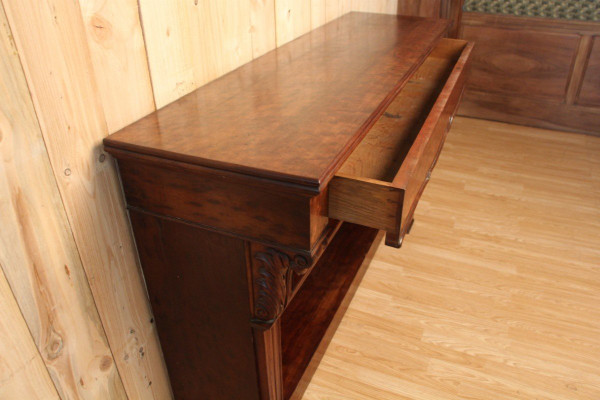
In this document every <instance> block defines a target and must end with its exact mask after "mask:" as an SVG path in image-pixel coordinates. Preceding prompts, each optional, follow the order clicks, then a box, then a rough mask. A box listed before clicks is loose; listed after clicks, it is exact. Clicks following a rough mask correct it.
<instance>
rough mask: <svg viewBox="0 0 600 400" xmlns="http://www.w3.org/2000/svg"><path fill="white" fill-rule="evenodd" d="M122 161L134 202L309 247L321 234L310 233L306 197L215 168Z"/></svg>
mask: <svg viewBox="0 0 600 400" xmlns="http://www.w3.org/2000/svg"><path fill="white" fill-rule="evenodd" d="M119 167H120V171H121V179H122V182H123V189H124V192H125V196H126V199H127V204H128V206H130V207H134V208H141V209H145V210H147V211H149V212H153V213H157V214H162V215H166V216H170V217H174V218H181V219H184V220H187V221H190V222H194V223H196V224H200V225H203V226H205V227H211V228H213V229H216V230H219V231H226V232H229V233H233V234H237V235H239V236H242V237H245V238H252V239H254V240H259V241H266V242H267V243H276V242H277V243H280V244H282V245H284V246H290V247H297V248H302V249H305V250H309V249H311V247H312V245H313V244H314V242H315V241H316V239H317V237H313V236H312V235H311V221H310V200H309V198H307V197H300V196H291V195H289V194H285V193H282V191H279V192H277V191H276V189H274V187H273V186H272V185H271V187H267V188H265V187H264V185H260V183H261V182H258V183H256V182H254V184H253V182H247V181H244V180H243V179H240V178H238V179H235V178H233V177H231V178H229V177H225V176H223V175H222V174H219V173H218V172H217V171H214V170H204V171H185V170H182V169H169V168H165V166H164V165H161V166H159V165H157V164H154V165H152V164H148V163H146V162H140V161H139V160H138V159H120V160H119ZM319 234H320V232H319Z"/></svg>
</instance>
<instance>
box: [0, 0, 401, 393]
mask: <svg viewBox="0 0 600 400" xmlns="http://www.w3.org/2000/svg"><path fill="white" fill-rule="evenodd" d="M351 10H360V11H372V12H388V13H396V12H397V10H398V2H396V1H389V0H363V1H359V0H223V1H210V0H79V1H59V0H0V89H1V90H0V96H1V97H0V210H1V211H0V226H1V227H2V229H0V398H1V399H3V400H12V399H18V400H21V399H25V398H26V399H57V398H62V399H126V398H128V399H135V400H138V399H142V400H146V399H157V400H164V399H168V398H170V397H171V391H170V387H169V383H168V377H167V372H166V369H165V366H164V363H163V359H162V354H161V351H160V346H159V343H158V339H157V336H156V331H155V328H154V324H153V319H152V315H151V310H150V307H149V305H148V302H147V298H146V293H145V287H144V281H143V277H142V276H141V274H140V268H139V264H138V259H137V254H136V251H135V247H134V243H133V239H132V235H131V232H130V226H129V222H128V219H127V215H126V213H125V209H124V202H123V198H122V194H121V188H120V184H119V181H118V176H117V174H116V170H115V168H114V165H113V162H112V160H111V159H110V157H109V156H108V155H107V154H105V153H104V152H103V150H102V147H101V140H102V138H104V137H105V136H106V135H108V134H110V133H112V132H114V131H116V130H118V129H120V128H122V127H124V126H126V125H128V124H129V123H131V122H133V121H135V120H137V119H139V118H141V117H143V116H144V115H147V114H148V113H150V112H152V111H153V110H155V109H156V108H157V107H162V106H164V105H165V104H168V103H170V102H172V101H174V100H176V99H178V98H179V97H181V96H183V95H185V94H187V93H189V92H190V91H192V90H194V89H196V88H198V87H199V86H201V85H203V84H205V83H207V82H209V81H210V80H213V79H215V78H217V77H219V76H221V75H223V74H225V73H227V72H229V71H231V70H233V69H235V68H237V67H238V66H240V65H242V64H244V63H246V62H248V61H250V60H252V59H253V58H256V57H259V56H261V55H262V54H264V53H266V52H267V51H270V50H272V49H274V48H275V47H277V46H280V45H282V44H284V43H286V42H288V41H290V40H293V39H294V38H296V37H298V36H300V35H302V34H304V33H306V32H308V31H309V30H311V29H314V28H316V27H318V26H320V25H322V24H324V23H326V22H329V21H331V20H332V19H335V18H337V17H339V16H341V15H343V14H345V13H347V12H349V11H351Z"/></svg>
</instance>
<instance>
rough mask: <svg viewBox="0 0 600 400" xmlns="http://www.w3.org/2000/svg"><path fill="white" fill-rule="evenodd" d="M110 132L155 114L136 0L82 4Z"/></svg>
mask: <svg viewBox="0 0 600 400" xmlns="http://www.w3.org/2000/svg"><path fill="white" fill-rule="evenodd" d="M79 4H80V8H81V14H82V16H83V23H84V26H85V30H86V37H87V43H88V46H89V50H90V56H91V60H92V64H93V67H94V72H95V77H96V83H97V85H96V86H97V88H98V92H99V93H100V99H101V101H102V106H103V109H104V115H105V118H106V125H107V128H108V131H109V132H115V131H116V130H118V129H120V128H123V127H125V126H127V125H129V124H130V123H132V122H134V121H136V120H137V119H139V118H141V117H143V116H144V115H147V114H149V113H151V112H152V111H154V109H155V107H154V95H153V93H152V84H151V82H150V72H149V70H148V59H147V58H146V48H145V45H144V36H143V33H142V26H141V21H140V18H139V9H138V3H137V0H121V1H113V0H111V1H107V0H79Z"/></svg>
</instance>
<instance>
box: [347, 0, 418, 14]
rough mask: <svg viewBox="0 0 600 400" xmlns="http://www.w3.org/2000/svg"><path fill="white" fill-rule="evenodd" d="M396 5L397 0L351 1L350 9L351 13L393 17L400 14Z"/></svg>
mask: <svg viewBox="0 0 600 400" xmlns="http://www.w3.org/2000/svg"><path fill="white" fill-rule="evenodd" d="M398 3H399V1H398V0H351V4H352V6H351V7H352V11H361V12H370V13H383V14H394V15H395V14H401V13H399V12H398ZM411 15H414V14H411Z"/></svg>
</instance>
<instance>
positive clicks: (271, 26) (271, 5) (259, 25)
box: [250, 0, 277, 58]
mask: <svg viewBox="0 0 600 400" xmlns="http://www.w3.org/2000/svg"><path fill="white" fill-rule="evenodd" d="M250 30H251V32H252V58H257V57H260V56H262V55H263V54H265V53H266V52H268V51H271V50H273V49H274V48H275V47H276V46H277V35H276V34H275V0H251V1H250Z"/></svg>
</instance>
